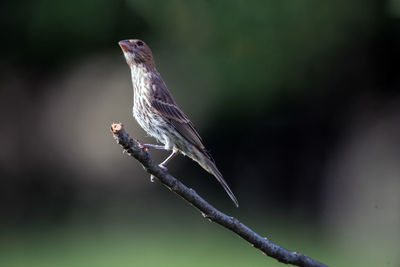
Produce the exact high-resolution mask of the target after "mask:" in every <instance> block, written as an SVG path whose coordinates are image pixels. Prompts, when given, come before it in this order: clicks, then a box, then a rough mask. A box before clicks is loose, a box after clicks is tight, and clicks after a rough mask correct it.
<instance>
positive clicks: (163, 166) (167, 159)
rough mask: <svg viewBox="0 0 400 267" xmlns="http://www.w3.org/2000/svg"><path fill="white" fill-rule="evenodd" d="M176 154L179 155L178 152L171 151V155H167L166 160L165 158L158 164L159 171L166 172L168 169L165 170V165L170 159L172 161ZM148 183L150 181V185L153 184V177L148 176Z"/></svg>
mask: <svg viewBox="0 0 400 267" xmlns="http://www.w3.org/2000/svg"><path fill="white" fill-rule="evenodd" d="M178 153H179V152H178V151H177V150H173V151H172V153H171V155H169V156H168V158H166V159H165V160H164V161H163V162H161V163H160V164H158V166H159V167H160V168H161V169H163V170H165V171H167V170H168V169H167V167H165V165H167V163H168V162H169V161H170V160H171V159H173V158H174V157H175V156H176V155H178ZM150 181H151V182H152V183H153V182H154V176H153V175H150Z"/></svg>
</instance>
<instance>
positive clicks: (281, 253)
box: [111, 123, 327, 267]
mask: <svg viewBox="0 0 400 267" xmlns="http://www.w3.org/2000/svg"><path fill="white" fill-rule="evenodd" d="M111 132H112V133H113V135H114V138H115V140H116V141H117V143H118V144H120V145H121V146H122V147H123V148H124V150H125V151H126V152H127V153H128V154H129V155H130V156H132V157H134V158H135V159H137V160H138V161H139V162H140V163H141V164H142V165H143V167H144V168H145V170H146V171H147V172H148V173H150V174H152V175H154V176H155V177H157V178H158V179H159V180H160V182H161V183H162V184H163V185H165V186H166V187H167V188H169V189H170V190H171V191H173V192H174V193H176V194H177V195H179V196H181V197H182V198H183V199H185V200H186V201H187V202H189V204H191V205H192V206H194V207H196V208H197V209H198V210H199V211H200V212H201V213H202V215H203V216H204V217H205V218H207V219H209V220H210V221H213V222H215V223H218V224H220V225H222V226H224V227H225V228H227V229H229V230H231V231H233V232H235V233H236V234H238V235H239V236H240V237H242V238H243V239H245V240H247V241H248V242H249V243H250V244H252V245H253V246H254V247H255V248H258V249H259V250H261V251H262V252H264V253H265V254H267V255H268V256H270V257H272V258H275V259H277V260H278V261H280V262H283V263H286V264H292V265H296V266H307V267H308V266H310V267H311V266H313V267H327V266H326V265H324V264H322V263H320V262H318V261H316V260H313V259H311V258H310V257H307V256H306V255H304V254H300V253H298V252H292V251H289V250H287V249H284V248H282V247H280V246H278V245H276V244H274V243H272V242H271V241H269V240H268V239H267V238H264V237H262V236H260V235H259V234H257V233H256V232H254V231H253V230H251V229H250V228H249V227H247V226H246V225H244V224H243V223H241V222H240V221H239V220H238V219H236V218H234V217H230V216H228V215H226V214H224V213H222V212H221V211H219V210H217V209H216V208H214V207H213V206H212V205H211V204H209V203H208V202H207V201H205V200H204V199H203V198H202V197H201V196H199V195H198V194H197V193H196V192H195V191H194V190H193V189H190V188H188V187H187V186H185V185H184V184H182V183H181V182H180V181H179V180H177V179H176V178H175V177H173V176H172V175H170V174H169V173H168V172H166V171H165V170H163V169H162V168H160V167H159V166H158V165H157V164H156V163H154V162H153V161H152V160H151V158H150V155H149V153H148V152H147V151H146V149H144V148H142V147H141V144H140V143H138V142H135V141H134V140H133V139H132V138H131V137H130V136H129V135H128V133H126V131H125V130H124V128H123V125H122V124H121V123H113V124H111Z"/></svg>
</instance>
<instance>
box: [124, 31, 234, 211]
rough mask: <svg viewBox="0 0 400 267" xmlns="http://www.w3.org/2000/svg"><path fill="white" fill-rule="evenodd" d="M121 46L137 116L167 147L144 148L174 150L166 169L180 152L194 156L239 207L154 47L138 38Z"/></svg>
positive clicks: (134, 114) (162, 164)
mask: <svg viewBox="0 0 400 267" xmlns="http://www.w3.org/2000/svg"><path fill="white" fill-rule="evenodd" d="M118 44H119V46H120V47H121V49H122V51H123V53H124V56H125V59H126V63H128V65H129V67H130V69H131V76H132V83H133V91H134V96H133V116H134V117H135V119H136V121H137V122H138V123H139V125H140V126H141V127H142V128H143V129H144V130H145V131H146V132H147V134H149V135H150V136H152V137H154V138H155V139H157V141H159V142H160V143H162V144H164V145H163V146H161V145H153V144H145V145H144V146H145V147H151V148H155V149H163V150H172V153H171V155H169V156H168V157H167V158H166V159H165V160H164V161H163V162H162V163H161V164H160V165H159V166H160V167H161V168H163V169H166V167H165V166H166V164H167V163H168V162H169V161H170V160H171V159H172V158H174V157H175V156H176V155H177V154H179V153H181V154H183V155H186V156H188V157H190V158H191V159H193V160H194V161H196V162H197V163H198V164H199V165H200V166H201V167H203V169H205V170H206V171H208V172H209V173H211V174H212V175H214V176H215V178H217V180H218V181H219V182H220V183H221V185H222V187H223V188H224V189H225V191H226V192H227V193H228V195H229V197H230V198H231V199H232V201H233V202H234V203H235V205H236V207H239V203H238V201H237V199H236V197H235V195H234V194H233V193H232V191H231V189H230V188H229V186H228V184H227V183H226V181H225V180H224V178H223V177H222V174H221V173H220V172H219V170H218V169H217V167H216V166H215V162H214V160H213V159H212V157H211V155H210V153H208V152H207V150H206V148H205V147H204V145H203V142H202V139H201V137H200V135H199V134H198V132H197V131H196V129H195V128H194V126H193V124H192V122H191V121H190V120H189V119H188V118H187V116H186V115H185V114H184V113H183V111H182V109H181V108H180V107H179V106H178V104H177V103H176V102H175V100H174V98H173V97H172V95H171V93H170V92H169V90H168V88H167V86H166V85H165V82H164V80H163V79H162V78H161V75H160V73H159V72H158V71H157V69H156V66H155V64H154V59H153V54H152V52H151V50H150V47H149V46H148V45H147V44H146V43H145V42H143V41H141V40H137V39H135V40H122V41H120V42H119V43H118Z"/></svg>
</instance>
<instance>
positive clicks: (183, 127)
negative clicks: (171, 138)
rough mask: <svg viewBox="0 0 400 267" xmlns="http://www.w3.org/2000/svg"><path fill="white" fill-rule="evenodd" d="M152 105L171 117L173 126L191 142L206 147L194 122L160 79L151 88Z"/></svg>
mask: <svg viewBox="0 0 400 267" xmlns="http://www.w3.org/2000/svg"><path fill="white" fill-rule="evenodd" d="M151 89H152V90H151V94H152V97H151V98H150V99H151V105H152V107H153V108H154V109H155V110H156V111H157V112H158V113H160V114H161V115H162V116H163V117H165V118H167V119H169V121H170V123H171V124H172V126H173V127H174V128H175V129H176V130H177V131H178V132H179V133H180V134H181V135H182V136H183V137H184V138H185V139H186V140H187V141H189V142H190V143H192V144H193V145H195V146H197V147H198V148H200V149H202V150H203V149H204V145H203V143H202V140H201V137H200V135H199V133H198V132H197V131H196V129H195V128H194V125H193V124H192V122H191V121H190V120H189V119H188V118H187V117H186V115H185V114H184V113H183V111H182V110H181V109H180V108H179V106H178V105H177V104H176V102H175V100H174V98H173V97H172V95H171V93H170V92H169V91H168V89H167V87H166V85H165V83H164V82H163V81H162V80H161V79H160V80H158V81H157V82H155V83H153V85H152V88H151Z"/></svg>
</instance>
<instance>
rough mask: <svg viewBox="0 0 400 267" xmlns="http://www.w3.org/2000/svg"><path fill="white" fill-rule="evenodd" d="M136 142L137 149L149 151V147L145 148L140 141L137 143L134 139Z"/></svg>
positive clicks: (137, 140)
mask: <svg viewBox="0 0 400 267" xmlns="http://www.w3.org/2000/svg"><path fill="white" fill-rule="evenodd" d="M135 140H136V143H137V144H138V145H139V147H140V148H141V149H144V150H146V151H147V150H149V147H148V146H146V145H144V144H142V143H141V142H140V141H139V139H135Z"/></svg>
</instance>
